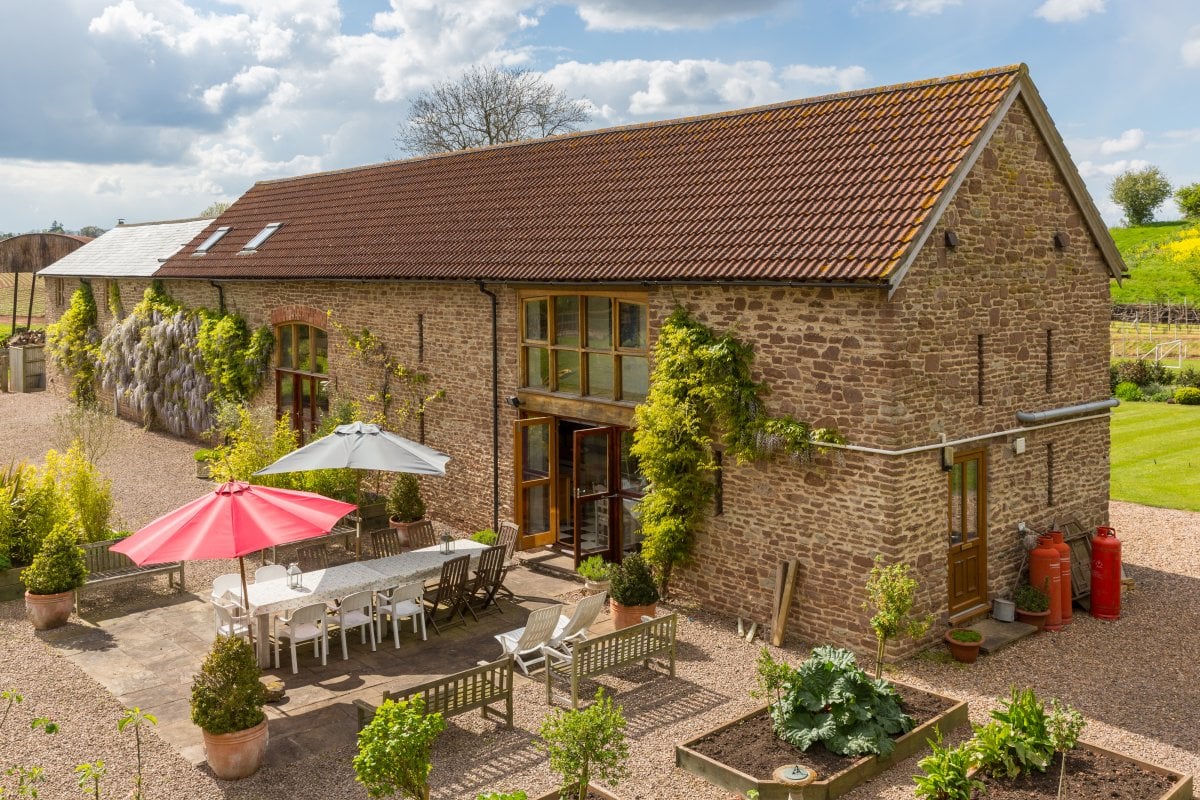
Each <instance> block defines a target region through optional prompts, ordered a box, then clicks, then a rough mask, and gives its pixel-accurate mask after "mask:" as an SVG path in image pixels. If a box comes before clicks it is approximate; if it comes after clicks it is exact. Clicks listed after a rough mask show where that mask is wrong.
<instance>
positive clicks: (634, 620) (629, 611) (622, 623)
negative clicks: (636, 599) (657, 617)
mask: <svg viewBox="0 0 1200 800" xmlns="http://www.w3.org/2000/svg"><path fill="white" fill-rule="evenodd" d="M609 607H610V608H611V609H612V619H613V627H614V628H616V629H617V630H621V629H622V628H628V627H629V626H631V625H637V624H638V623H640V622H641V621H642V617H653V616H654V612H655V610H656V609H657V608H658V603H651V604H650V605H648V606H623V605H621V604H620V603H618V602H617V601H616V600H612V599H610V600H609Z"/></svg>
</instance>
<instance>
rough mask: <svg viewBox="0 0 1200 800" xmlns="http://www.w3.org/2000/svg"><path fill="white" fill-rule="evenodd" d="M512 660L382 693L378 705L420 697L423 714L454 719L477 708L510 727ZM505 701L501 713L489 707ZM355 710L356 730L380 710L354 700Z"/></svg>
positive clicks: (485, 714) (483, 665)
mask: <svg viewBox="0 0 1200 800" xmlns="http://www.w3.org/2000/svg"><path fill="white" fill-rule="evenodd" d="M512 690H513V660H512V656H505V657H504V658H502V659H500V660H499V661H493V662H491V663H484V664H480V665H479V666H478V667H472V668H471V669H466V670H463V671H462V672H456V673H454V674H453V675H447V676H446V677H444V678H438V679H437V680H433V681H428V682H427V683H422V684H418V685H417V686H412V687H409V688H408V689H401V690H400V691H398V692H384V693H383V699H382V700H380V704H382V703H385V702H387V701H388V700H407V699H409V698H410V697H416V696H417V695H420V696H421V697H422V699H424V700H425V713H426V714H432V713H433V712H435V711H436V712H438V713H439V714H441V715H442V716H443V717H453V716H454V715H456V714H462V713H464V712H466V711H470V710H472V709H475V708H478V709H481V710H482V714H483V717H484V718H485V719H487V718H488V717H491V718H492V719H495V720H496V721H498V722H499V721H503V722H504V727H506V728H511V727H512V726H513V699H512V698H513V696H512ZM501 700H503V701H504V711H498V710H496V709H494V708H492V707H491V706H492V704H493V703H499V702H500V701H501ZM354 707H355V709H356V710H357V711H358V729H359V730H360V731H361V730H362V729H363V728H364V727H366V725H367V723H369V722H370V721H371V718H372V717H374V716H375V710H376V709H377V708H378V707H379V706H376V705H372V704H370V703H368V702H367V701H365V700H355V701H354Z"/></svg>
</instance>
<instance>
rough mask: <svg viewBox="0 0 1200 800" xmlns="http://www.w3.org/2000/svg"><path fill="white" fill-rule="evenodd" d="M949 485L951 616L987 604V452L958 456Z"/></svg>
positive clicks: (977, 451) (949, 478)
mask: <svg viewBox="0 0 1200 800" xmlns="http://www.w3.org/2000/svg"><path fill="white" fill-rule="evenodd" d="M948 486H949V502H948V517H949V526H948V527H949V558H948V560H949V583H950V616H951V617H953V616H954V615H955V614H960V613H963V612H966V611H969V610H970V609H972V608H975V607H978V606H983V605H985V604H986V603H987V469H986V465H985V459H984V451H982V450H975V451H972V452H970V453H962V454H961V455H955V457H954V466H953V467H951V469H950V473H949V476H948Z"/></svg>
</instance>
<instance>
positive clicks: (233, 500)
mask: <svg viewBox="0 0 1200 800" xmlns="http://www.w3.org/2000/svg"><path fill="white" fill-rule="evenodd" d="M355 508H356V506H355V505H354V504H353V503H343V502H342V501H341V500H331V499H330V498H328V497H322V496H321V495H319V494H312V493H311V492H297V491H295V490H292V489H275V488H272V487H269V486H255V485H253V484H249V483H243V482H241V481H229V482H228V483H224V484H221V485H220V486H218V487H217V488H216V489H214V490H213V491H211V492H209V493H208V494H206V495H204V496H203V497H201V498H199V499H196V500H193V501H192V502H190V503H188V504H187V505H185V506H181V507H180V508H177V509H175V510H174V511H172V512H170V513H168V514H164V515H163V516H161V517H159V518H158V519H156V520H154V522H151V523H150V524H149V525H147V526H146V527H144V528H142V529H141V530H139V531H138V532H137V533H135V534H133V535H132V536H130V537H129V538H127V539H125V540H124V541H122V542H120V543H118V544H115V545H113V546H112V548H110V549H112V550H114V551H115V552H118V553H124V554H125V555H127V556H129V557H130V558H131V559H132V560H133V563H135V564H137V565H139V566H140V565H142V564H161V563H163V562H167V561H194V560H197V559H216V558H236V559H237V560H238V566H239V568H240V570H241V574H242V599H243V602H245V598H246V597H247V596H248V593H247V587H246V564H245V562H244V561H243V560H242V556H244V555H246V554H247V553H253V552H255V551H257V550H263V549H266V548H268V547H272V546H274V545H281V544H289V543H291V542H299V541H302V540H304V539H311V538H313V537H314V536H323V535H325V534H326V533H329V531H330V530H331V529H332V528H333V526H334V524H335V523H336V522H337V521H338V520H339V519H341V518H342V517H344V516H346V515H347V514H349V513H350V512H351V511H353V510H354V509H355Z"/></svg>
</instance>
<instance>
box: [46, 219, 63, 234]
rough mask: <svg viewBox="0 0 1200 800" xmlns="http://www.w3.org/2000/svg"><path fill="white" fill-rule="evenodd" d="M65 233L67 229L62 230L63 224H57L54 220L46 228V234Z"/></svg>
mask: <svg viewBox="0 0 1200 800" xmlns="http://www.w3.org/2000/svg"><path fill="white" fill-rule="evenodd" d="M66 232H67V229H66V228H64V227H63V224H62V223H61V222H59V221H58V220H54V221H53V222H51V223H50V227H49V228H46V233H66Z"/></svg>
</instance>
